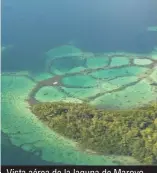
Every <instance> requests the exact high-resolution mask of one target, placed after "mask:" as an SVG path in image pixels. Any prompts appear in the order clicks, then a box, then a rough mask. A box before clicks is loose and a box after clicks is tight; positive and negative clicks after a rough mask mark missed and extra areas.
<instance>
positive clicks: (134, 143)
mask: <svg viewBox="0 0 157 173" xmlns="http://www.w3.org/2000/svg"><path fill="white" fill-rule="evenodd" d="M31 110H32V112H33V113H34V114H35V115H36V116H37V117H38V118H39V119H41V120H42V121H44V122H45V123H46V124H47V125H48V126H49V127H50V128H51V129H53V130H54V131H56V132H58V133H60V134H61V135H64V136H66V137H68V138H71V139H74V140H75V141H77V142H78V143H79V144H80V147H82V148H88V149H91V150H94V151H96V152H101V153H103V154H114V155H127V156H132V157H134V158H136V159H137V160H139V161H140V162H141V163H144V164H157V104H156V103H155V104H151V105H149V106H147V107H145V108H140V109H137V110H123V111H112V110H111V111H108V110H98V109H96V108H94V107H92V106H89V105H87V104H75V103H63V102H56V103H39V104H36V105H33V106H32V107H31Z"/></svg>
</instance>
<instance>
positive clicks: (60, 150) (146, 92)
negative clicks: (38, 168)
mask: <svg viewBox="0 0 157 173" xmlns="http://www.w3.org/2000/svg"><path fill="white" fill-rule="evenodd" d="M89 1H90V2H89ZM130 7H132V8H130ZM142 7H143V8H141V2H140V1H137V0H132V1H126V0H121V1H119V2H118V1H117V2H113V1H112V0H109V1H108V0H107V1H102V2H97V1H95V0H87V1H84V0H79V1H74V0H67V1H56V0H46V1H42V0H34V1H31V2H30V1H29V0H28V1H20V0H14V1H10V0H5V1H3V2H2V50H1V52H2V73H3V72H4V73H3V74H2V108H3V110H2V127H1V130H2V132H3V134H4V135H5V139H6V140H5V139H4V138H2V143H3V145H2V150H3V153H2V156H3V158H2V160H3V162H2V163H3V164H55V163H59V164H61V162H62V163H63V164H65V163H71V164H118V163H119V161H120V160H121V161H122V163H125V164H131V163H134V162H136V161H134V160H132V158H126V157H120V158H119V157H118V156H116V157H115V156H114V157H111V156H110V157H108V156H106V157H102V156H99V155H93V154H91V152H89V151H88V152H86V153H83V152H82V151H81V152H80V151H78V148H77V147H75V146H73V145H74V143H75V142H74V141H72V142H69V140H68V141H66V142H65V139H61V140H60V137H59V136H58V134H55V133H54V132H50V131H49V129H47V130H46V129H45V127H44V126H43V125H42V124H41V123H40V122H38V121H37V120H35V119H34V115H32V114H30V112H29V109H28V104H27V101H25V99H26V98H27V97H28V94H29V93H31V91H32V89H33V88H35V89H36V87H37V92H36V93H35V95H34V97H35V98H36V99H37V100H38V101H42V102H45V101H60V100H64V101H66V102H78V103H80V102H82V101H83V100H89V103H90V104H94V105H99V106H102V107H103V108H104V107H105V108H112V109H115V108H118V109H119V108H126V107H128V108H130V107H136V106H139V104H142V105H144V104H147V103H148V102H150V101H151V100H154V99H155V92H156V89H155V85H150V84H151V83H155V82H157V77H156V76H157V71H156V70H155V68H152V70H149V69H150V68H151V67H153V66H152V64H155V63H156V62H155V61H153V60H157V56H156V51H154V52H152V51H153V49H154V46H155V45H157V34H156V33H157V32H156V25H157V23H156V12H157V5H156V2H155V1H154V0H143V3H142ZM132 9H134V13H132ZM139 11H140V14H139ZM148 11H149V13H148ZM148 26H150V27H148ZM65 44H66V46H65ZM67 44H68V45H67ZM54 48H55V49H54ZM48 50H49V51H48ZM156 50H157V49H156ZM119 51H120V52H119ZM123 51H124V52H123ZM103 52H105V53H103ZM117 52H119V53H117ZM112 56H113V59H112V61H111V59H110V57H112ZM147 56H148V58H147ZM130 58H133V59H134V58H135V61H134V62H133V59H130ZM141 58H142V60H141ZM145 58H146V59H145ZM139 59H140V60H139ZM144 59H145V60H144ZM148 59H149V60H148ZM52 60H53V61H52ZM51 62H52V64H51ZM129 63H134V65H133V66H132V67H131V68H130V67H128V64H129ZM151 63H152V64H151ZM64 64H66V66H65V65H64ZM147 65H148V66H147ZM149 65H150V66H149ZM108 66H110V67H112V68H108ZM115 66H117V67H118V68H117V67H115ZM98 68H99V69H98ZM119 68H121V70H119ZM74 73H76V74H75V75H74ZM135 73H136V74H135ZM147 73H148V74H147ZM56 75H62V77H61V78H60V79H59V78H58V76H57V77H56ZM137 75H138V76H137ZM75 76H77V78H76V77H75ZM148 76H149V77H148ZM52 77H54V78H53V79H52V80H47V81H46V79H50V78H52ZM141 79H142V80H141ZM43 80H45V82H43ZM138 80H141V81H140V82H139V83H137V84H136V83H135V82H137V81H138ZM54 82H58V83H55V84H54ZM63 82H64V83H63ZM43 85H44V86H43ZM49 85H51V86H49ZM40 86H41V87H40ZM124 86H127V88H124ZM141 88H142V90H141ZM152 96H153V97H152ZM117 98H118V99H117ZM135 99H136V102H135V101H134V100H135ZM124 103H125V104H124ZM41 134H43V135H41ZM45 134H48V135H45ZM42 137H43V139H42ZM33 139H34V141H33ZM8 140H9V143H8V142H6V141H8ZM43 141H46V142H43ZM76 148H77V149H76ZM17 153H18V158H14V155H17ZM89 153H90V154H89ZM124 160H125V161H124ZM117 161H118V162H117Z"/></svg>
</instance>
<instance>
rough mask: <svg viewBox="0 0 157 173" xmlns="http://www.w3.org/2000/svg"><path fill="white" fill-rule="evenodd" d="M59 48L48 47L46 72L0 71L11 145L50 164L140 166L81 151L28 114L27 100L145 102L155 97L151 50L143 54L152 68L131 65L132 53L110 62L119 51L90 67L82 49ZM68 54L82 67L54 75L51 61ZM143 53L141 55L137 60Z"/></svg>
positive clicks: (132, 105) (124, 105) (109, 103)
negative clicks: (50, 49) (99, 63)
mask: <svg viewBox="0 0 157 173" xmlns="http://www.w3.org/2000/svg"><path fill="white" fill-rule="evenodd" d="M63 47H64V46H62V47H61V50H62V49H63ZM66 49H67V50H66ZM58 50H59V47H57V51H56V50H55V49H53V50H52V51H50V52H51V53H52V55H53V56H52V55H51V53H50V52H49V53H48V57H47V58H46V59H45V66H44V65H43V66H44V68H45V70H44V71H42V72H40V73H32V72H29V71H21V72H15V73H10V72H8V73H6V72H5V73H2V107H3V109H2V132H3V133H4V134H5V135H6V136H7V138H8V139H9V143H11V144H13V145H14V146H16V147H20V148H21V149H22V150H24V151H27V152H29V153H30V154H32V155H34V156H36V157H39V158H40V159H41V160H44V161H47V162H50V163H52V164H53V163H54V162H55V163H67V164H79V165H80V164H88V165H117V164H127V165H128V164H139V163H138V161H136V160H135V159H133V158H131V157H127V156H113V155H112V156H105V155H99V154H97V153H94V151H90V150H88V148H87V150H82V149H80V148H79V147H78V144H77V143H76V142H75V141H71V140H70V139H66V138H64V137H62V136H60V135H59V134H57V133H55V132H54V131H52V130H50V129H49V128H48V127H47V126H46V125H45V124H43V123H42V122H40V121H39V120H38V119H37V117H36V116H35V115H33V114H32V113H31V112H30V110H29V104H28V102H27V99H30V98H31V99H34V98H35V99H36V100H37V101H40V102H46V101H65V102H78V103H81V102H82V101H84V100H88V103H89V104H93V105H95V106H101V107H104V108H110V109H115V108H116V109H117V108H118V109H128V108H135V107H139V106H142V105H145V104H148V103H149V102H151V101H154V100H155V99H156V96H157V94H156V93H157V91H156V87H155V86H152V85H150V84H151V83H152V82H153V81H154V78H157V76H156V68H155V67H156V63H157V62H156V60H154V59H155V58H154V57H155V56H156V54H155V53H154V52H153V53H150V54H148V55H147V57H148V58H147V59H149V60H150V61H151V64H150V66H147V64H145V65H144V66H143V64H142V67H141V65H139V64H138V65H135V64H133V62H132V61H130V59H132V57H133V58H134V59H136V57H139V55H135V54H134V55H133V54H131V55H129V54H127V53H123V54H121V55H120V56H121V57H123V58H122V59H124V62H125V63H121V64H120V63H119V61H117V64H116V63H115V64H114V66H113V64H112V60H113V59H114V58H116V57H117V54H118V53H115V54H113V53H112V56H111V54H106V55H105V56H104V57H106V56H107V57H108V58H107V61H109V63H108V64H107V65H106V61H103V62H105V63H104V65H103V66H102V64H101V65H100V66H99V65H98V64H97V67H95V68H93V67H90V68H89V67H88V66H87V64H88V59H90V58H91V59H93V63H95V64H96V59H95V55H94V54H92V53H85V52H83V51H81V50H79V54H78V53H77V52H72V53H71V51H70V52H69V47H67V46H65V47H64V49H63V50H64V51H65V50H66V51H67V52H66V53H67V54H66V56H65V57H64V54H63V53H62V52H61V50H60V52H61V54H60V56H59V53H58ZM71 50H77V51H78V49H75V48H74V47H71ZM64 51H63V52H64ZM68 52H69V53H68ZM67 55H68V56H69V57H71V56H72V57H73V59H74V60H75V57H76V62H78V60H79V59H80V61H81V60H83V61H84V64H82V63H80V65H81V66H82V67H84V68H85V69H83V70H82V69H80V70H78V71H75V68H77V66H70V65H69V64H68V65H67V68H66V67H65V69H68V70H65V71H62V74H60V76H59V75H58V74H55V73H52V71H51V70H50V69H51V65H53V66H54V65H56V67H58V64H53V61H54V60H56V59H59V60H61V59H63V60H64V59H67ZM82 56H83V58H82ZM152 56H153V59H152ZM101 57H102V55H101ZM124 57H125V58H124ZM142 57H143V56H140V58H141V59H142ZM126 59H127V62H128V64H126ZM74 60H73V61H74ZM144 60H145V57H144ZM73 64H75V63H74V62H73ZM76 64H77V63H76ZM65 65H66V64H65ZM72 69H74V70H73V71H72ZM69 71H70V73H69ZM63 72H64V73H63ZM94 74H98V75H94ZM100 74H101V75H100ZM154 82H155V81H154ZM144 93H145V94H144ZM32 157H33V156H32Z"/></svg>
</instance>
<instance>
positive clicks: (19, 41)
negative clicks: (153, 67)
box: [2, 0, 157, 70]
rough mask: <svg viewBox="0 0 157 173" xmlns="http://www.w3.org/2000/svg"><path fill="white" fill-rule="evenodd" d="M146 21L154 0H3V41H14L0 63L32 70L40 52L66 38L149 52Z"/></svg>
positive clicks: (154, 39) (152, 38)
mask: <svg viewBox="0 0 157 173" xmlns="http://www.w3.org/2000/svg"><path fill="white" fill-rule="evenodd" d="M151 25H157V0H131V1H130V0H118V1H115V0H64V1H63V0H2V43H3V44H6V45H7V44H12V45H13V46H14V49H12V51H10V54H9V55H7V57H6V58H3V67H2V69H3V70H17V69H19V70H20V69H22V70H28V69H33V70H35V67H36V70H37V68H38V69H39V68H40V67H41V66H40V62H41V64H42V61H43V54H44V52H46V51H47V50H49V49H50V48H53V47H54V46H58V45H62V44H66V43H69V42H70V41H72V42H74V44H76V46H78V47H80V48H81V49H83V50H86V51H88V50H89V51H92V52H104V51H129V52H134V53H135V52H143V53H144V52H150V51H151V50H152V49H153V47H154V45H157V34H156V32H147V27H148V26H151ZM32 59H33V60H32ZM37 60H38V65H36V63H37Z"/></svg>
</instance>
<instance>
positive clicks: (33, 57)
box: [2, 0, 157, 165]
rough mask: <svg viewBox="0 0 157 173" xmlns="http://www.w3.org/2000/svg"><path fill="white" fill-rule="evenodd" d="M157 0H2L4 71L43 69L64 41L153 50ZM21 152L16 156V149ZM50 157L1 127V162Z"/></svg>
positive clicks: (85, 46)
mask: <svg viewBox="0 0 157 173" xmlns="http://www.w3.org/2000/svg"><path fill="white" fill-rule="evenodd" d="M156 25H157V0H119V1H115V0H105V1H104V0H97V1H96V0H64V1H63V0H12V1H11V0H2V46H6V47H7V46H10V48H8V51H6V52H5V53H4V54H3V55H2V72H14V71H16V72H18V71H33V72H38V71H40V70H41V69H42V66H43V62H44V60H45V59H44V58H45V52H47V51H48V50H50V49H52V48H54V47H57V46H60V45H65V44H71V45H74V46H76V47H79V48H80V49H81V50H83V51H86V52H94V53H100V52H116V51H120V52H130V53H141V54H145V53H150V52H151V51H152V50H153V49H154V47H155V46H157V32H148V31H147V28H148V27H149V26H156ZM16 153H18V157H16V158H15V154H16ZM19 163H21V164H64V163H56V162H55V160H54V162H46V161H44V160H41V159H40V158H39V157H37V156H33V155H32V154H30V153H29V152H25V151H23V150H22V149H20V148H18V147H15V146H13V145H12V144H11V143H10V142H9V139H7V136H5V135H4V134H3V133H2V164H5V165H6V164H19Z"/></svg>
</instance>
